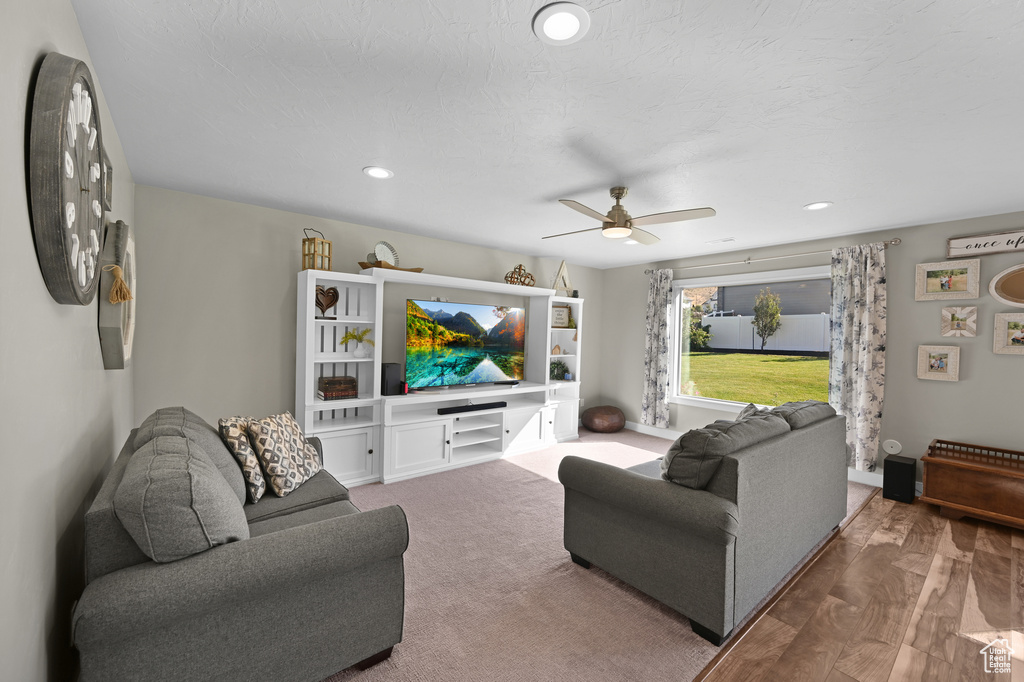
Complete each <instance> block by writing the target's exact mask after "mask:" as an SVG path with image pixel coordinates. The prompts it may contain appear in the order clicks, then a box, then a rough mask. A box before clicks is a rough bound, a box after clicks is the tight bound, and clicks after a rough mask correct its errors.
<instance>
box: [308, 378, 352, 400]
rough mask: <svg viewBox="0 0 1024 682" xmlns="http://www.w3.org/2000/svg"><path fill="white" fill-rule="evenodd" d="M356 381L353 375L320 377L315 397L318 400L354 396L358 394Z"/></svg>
mask: <svg viewBox="0 0 1024 682" xmlns="http://www.w3.org/2000/svg"><path fill="white" fill-rule="evenodd" d="M358 383H359V382H358V381H356V378H355V377H320V380H319V381H318V382H317V387H316V388H317V391H316V397H317V398H319V399H320V400H341V399H342V398H355V397H357V396H358V395H359V385H358Z"/></svg>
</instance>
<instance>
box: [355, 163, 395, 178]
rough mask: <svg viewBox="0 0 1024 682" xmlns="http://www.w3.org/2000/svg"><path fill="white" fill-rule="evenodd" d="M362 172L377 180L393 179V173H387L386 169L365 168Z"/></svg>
mask: <svg viewBox="0 0 1024 682" xmlns="http://www.w3.org/2000/svg"><path fill="white" fill-rule="evenodd" d="M363 172H364V173H366V174H367V175H369V176H370V177H371V178H377V179H378V180H387V179H388V178H393V177H395V174H394V173H392V172H391V171H389V170H388V169H387V168H381V167H380V166H367V167H366V168H364V169H363Z"/></svg>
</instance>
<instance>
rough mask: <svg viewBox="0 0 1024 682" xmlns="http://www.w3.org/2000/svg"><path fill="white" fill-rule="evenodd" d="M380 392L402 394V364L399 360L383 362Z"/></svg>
mask: <svg viewBox="0 0 1024 682" xmlns="http://www.w3.org/2000/svg"><path fill="white" fill-rule="evenodd" d="M380 392H381V394H383V395H402V366H401V365H400V364H398V363H397V362H382V363H381V365H380Z"/></svg>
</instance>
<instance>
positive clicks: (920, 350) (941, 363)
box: [917, 346, 960, 381]
mask: <svg viewBox="0 0 1024 682" xmlns="http://www.w3.org/2000/svg"><path fill="white" fill-rule="evenodd" d="M917 378H918V379H930V380H932V381H960V347H959V346H918V347H917Z"/></svg>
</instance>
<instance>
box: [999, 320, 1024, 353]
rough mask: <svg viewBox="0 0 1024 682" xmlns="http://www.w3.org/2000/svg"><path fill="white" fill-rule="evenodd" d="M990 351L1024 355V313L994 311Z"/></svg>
mask: <svg viewBox="0 0 1024 682" xmlns="http://www.w3.org/2000/svg"><path fill="white" fill-rule="evenodd" d="M992 352H994V353H999V354H1000V355H1024V313H996V332H995V337H994V339H993V341H992Z"/></svg>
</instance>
